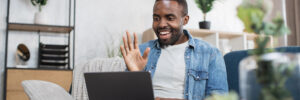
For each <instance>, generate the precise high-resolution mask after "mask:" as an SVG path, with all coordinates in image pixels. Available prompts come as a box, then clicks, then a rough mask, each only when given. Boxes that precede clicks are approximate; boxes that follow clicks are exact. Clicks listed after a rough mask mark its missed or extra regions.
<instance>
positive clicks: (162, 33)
mask: <svg viewBox="0 0 300 100" xmlns="http://www.w3.org/2000/svg"><path fill="white" fill-rule="evenodd" d="M168 33H169V32H160V33H159V34H161V35H164V34H168Z"/></svg>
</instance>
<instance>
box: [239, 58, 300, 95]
mask: <svg viewBox="0 0 300 100" xmlns="http://www.w3.org/2000/svg"><path fill="white" fill-rule="evenodd" d="M258 59H260V60H258ZM285 65H287V66H285ZM290 65H291V66H293V67H291V66H290ZM299 65H300V54H296V55H295V54H288V53H269V54H265V55H263V56H261V57H260V58H258V57H255V56H249V57H247V58H245V59H243V60H242V61H241V62H240V66H239V87H240V97H241V100H292V99H294V100H300V96H299V94H298V93H299V92H300V67H299ZM289 68H291V70H288V69H289ZM288 73H290V74H288ZM274 80H276V81H274ZM280 83H283V84H282V85H279V84H280Z"/></svg>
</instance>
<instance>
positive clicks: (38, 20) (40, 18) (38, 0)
mask: <svg viewBox="0 0 300 100" xmlns="http://www.w3.org/2000/svg"><path fill="white" fill-rule="evenodd" d="M31 3H32V5H33V6H38V12H36V13H35V16H34V17H35V18H34V23H35V24H47V18H46V17H45V14H44V13H42V7H43V6H45V5H46V4H47V0H31Z"/></svg>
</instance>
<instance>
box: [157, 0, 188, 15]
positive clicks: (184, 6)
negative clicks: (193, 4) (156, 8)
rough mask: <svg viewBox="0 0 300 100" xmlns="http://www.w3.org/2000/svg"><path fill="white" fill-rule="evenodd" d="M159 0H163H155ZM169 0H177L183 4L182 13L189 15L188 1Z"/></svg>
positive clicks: (177, 0)
mask: <svg viewBox="0 0 300 100" xmlns="http://www.w3.org/2000/svg"><path fill="white" fill-rule="evenodd" d="M157 1H163V0H155V2H157ZM169 1H176V2H177V3H178V4H179V5H181V6H182V8H183V9H182V15H183V16H185V15H188V5H187V3H186V0H169Z"/></svg>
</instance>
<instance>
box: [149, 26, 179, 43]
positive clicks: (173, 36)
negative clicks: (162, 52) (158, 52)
mask: <svg viewBox="0 0 300 100" xmlns="http://www.w3.org/2000/svg"><path fill="white" fill-rule="evenodd" d="M161 30H170V34H171V37H170V38H169V39H161V38H160V37H159V32H160V31H161ZM182 32H183V31H182V28H181V29H174V28H159V29H158V30H155V33H156V36H157V37H158V42H159V44H160V47H161V48H165V47H167V46H169V45H174V44H175V43H176V42H177V41H178V40H179V38H180V36H181V35H182Z"/></svg>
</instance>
